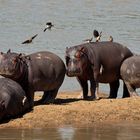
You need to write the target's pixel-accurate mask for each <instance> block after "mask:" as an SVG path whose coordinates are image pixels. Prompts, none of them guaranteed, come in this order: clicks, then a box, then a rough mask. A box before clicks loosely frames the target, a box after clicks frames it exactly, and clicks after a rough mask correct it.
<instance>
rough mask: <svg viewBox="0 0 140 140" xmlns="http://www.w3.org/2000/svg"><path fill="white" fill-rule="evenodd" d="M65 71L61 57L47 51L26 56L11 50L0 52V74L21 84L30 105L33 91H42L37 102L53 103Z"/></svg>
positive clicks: (31, 104)
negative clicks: (40, 97)
mask: <svg viewBox="0 0 140 140" xmlns="http://www.w3.org/2000/svg"><path fill="white" fill-rule="evenodd" d="M65 73H66V69H65V65H64V62H63V61H62V60H61V58H60V57H59V56H57V55H55V54H54V53H51V52H48V51H42V52H36V53H33V54H30V55H28V56H25V55H23V56H22V55H21V54H18V53H14V52H11V51H8V52H7V53H2V52H1V53H0V75H2V76H4V77H8V78H11V79H13V80H15V81H16V82H18V83H19V84H20V85H21V86H22V88H23V89H24V91H25V92H26V96H27V98H28V100H29V102H30V106H31V107H33V101H34V92H35V91H44V94H43V96H42V99H41V100H39V101H38V102H39V103H41V104H46V103H53V101H54V99H55V97H56V95H57V92H58V90H59V88H60V86H61V85H62V83H63V80H64V77H65Z"/></svg>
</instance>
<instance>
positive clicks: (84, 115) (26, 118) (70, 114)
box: [0, 92, 140, 128]
mask: <svg viewBox="0 0 140 140" xmlns="http://www.w3.org/2000/svg"><path fill="white" fill-rule="evenodd" d="M79 94H80V92H61V93H59V94H58V96H57V99H56V101H55V104H50V105H39V106H35V107H34V110H33V111H31V112H29V113H27V114H25V115H23V117H21V118H17V119H14V120H10V121H9V122H7V123H4V124H1V125H0V128H7V127H12V128H42V127H56V126H63V125H75V126H84V125H93V124H95V123H98V122H114V121H123V120H126V121H139V120H140V97H136V98H134V97H133V98H125V99H101V100H97V101H84V100H80V99H77V96H78V95H79ZM101 96H103V95H101ZM36 98H37V99H38V98H40V95H37V94H36Z"/></svg>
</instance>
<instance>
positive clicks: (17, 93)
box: [0, 78, 29, 121]
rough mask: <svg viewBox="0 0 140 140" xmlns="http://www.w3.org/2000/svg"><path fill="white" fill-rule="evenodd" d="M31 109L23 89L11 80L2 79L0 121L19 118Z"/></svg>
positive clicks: (0, 87)
mask: <svg viewBox="0 0 140 140" xmlns="http://www.w3.org/2000/svg"><path fill="white" fill-rule="evenodd" d="M28 109H29V103H28V100H27V98H26V94H25V92H24V90H23V89H22V87H21V86H20V85H19V84H18V83H17V82H15V81H13V80H11V79H9V78H0V121H2V120H3V119H7V118H11V117H12V118H13V117H17V116H18V115H21V114H23V113H25V112H26V111H27V110H28Z"/></svg>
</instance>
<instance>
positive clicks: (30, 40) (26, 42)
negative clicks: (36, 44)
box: [22, 34, 38, 44]
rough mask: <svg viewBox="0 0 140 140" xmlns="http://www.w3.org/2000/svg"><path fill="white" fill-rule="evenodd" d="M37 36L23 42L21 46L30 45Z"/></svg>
mask: <svg viewBox="0 0 140 140" xmlns="http://www.w3.org/2000/svg"><path fill="white" fill-rule="evenodd" d="M37 36H38V34H36V35H34V36H32V37H31V38H30V39H28V40H25V41H24V42H22V44H29V43H32V41H33V39H34V38H36V37H37Z"/></svg>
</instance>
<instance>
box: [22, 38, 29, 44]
mask: <svg viewBox="0 0 140 140" xmlns="http://www.w3.org/2000/svg"><path fill="white" fill-rule="evenodd" d="M29 42H30V41H29V39H28V40H25V41H24V42H22V43H21V44H26V43H29Z"/></svg>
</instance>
